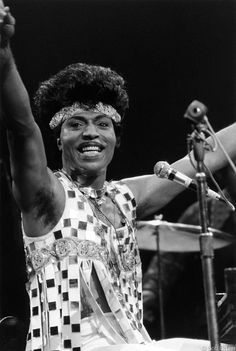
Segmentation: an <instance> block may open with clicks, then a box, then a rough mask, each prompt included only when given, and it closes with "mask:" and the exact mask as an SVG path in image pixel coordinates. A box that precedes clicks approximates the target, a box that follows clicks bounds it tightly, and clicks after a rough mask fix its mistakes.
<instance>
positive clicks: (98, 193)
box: [61, 169, 135, 275]
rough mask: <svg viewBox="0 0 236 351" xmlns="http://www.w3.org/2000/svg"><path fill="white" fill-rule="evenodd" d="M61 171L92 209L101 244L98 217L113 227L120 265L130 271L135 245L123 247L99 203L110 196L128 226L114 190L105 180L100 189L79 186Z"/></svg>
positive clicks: (100, 227)
mask: <svg viewBox="0 0 236 351" xmlns="http://www.w3.org/2000/svg"><path fill="white" fill-rule="evenodd" d="M61 171H62V173H63V174H64V175H65V176H66V177H67V178H68V179H69V180H70V181H71V182H72V183H73V184H74V185H75V186H76V187H77V188H78V189H79V190H80V191H81V193H82V194H83V195H84V197H85V198H86V199H87V201H88V202H89V203H90V206H91V208H92V211H93V213H94V215H95V217H96V218H97V220H98V226H97V230H96V232H97V234H98V235H99V236H100V237H101V239H102V245H103V246H105V245H106V240H105V236H104V228H103V226H102V225H101V224H99V219H100V220H101V221H102V222H103V223H105V224H106V226H108V227H111V228H113V230H114V232H115V235H116V240H117V242H118V245H117V246H118V247H117V248H118V251H119V254H120V255H119V256H120V260H121V266H122V268H123V269H124V270H126V271H132V270H133V269H134V267H135V257H134V249H135V246H134V247H133V248H132V249H131V247H129V248H128V247H126V248H124V244H121V242H120V238H119V234H117V230H116V228H115V225H114V224H113V223H112V222H111V220H110V219H109V218H108V217H107V216H106V215H105V214H104V213H103V211H102V210H101V205H102V204H103V203H104V202H105V201H106V196H108V197H110V199H111V201H112V203H113V205H114V206H115V207H114V209H115V208H118V211H119V213H120V216H121V218H122V219H123V221H122V222H123V224H125V223H126V225H127V226H128V228H129V227H130V226H129V225H128V222H127V219H126V217H125V215H124V214H123V212H122V211H121V209H120V208H119V206H118V205H117V203H116V201H115V193H116V190H114V189H113V190H110V191H108V185H109V183H108V182H107V181H105V182H104V185H103V187H102V188H101V189H94V188H92V187H81V186H80V184H79V182H78V181H75V180H73V179H72V178H71V177H70V176H69V175H68V174H67V173H66V171H65V170H64V169H62V170H61ZM114 213H115V212H114ZM110 239H111V244H112V251H113V253H112V256H113V260H112V261H113V264H114V266H115V267H116V271H117V273H118V272H119V268H118V266H119V264H118V261H119V259H118V257H116V253H115V252H116V250H115V248H114V243H113V239H112V238H110ZM117 259H118V261H117ZM118 275H119V274H118Z"/></svg>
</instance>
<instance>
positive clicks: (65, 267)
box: [0, 3, 236, 351]
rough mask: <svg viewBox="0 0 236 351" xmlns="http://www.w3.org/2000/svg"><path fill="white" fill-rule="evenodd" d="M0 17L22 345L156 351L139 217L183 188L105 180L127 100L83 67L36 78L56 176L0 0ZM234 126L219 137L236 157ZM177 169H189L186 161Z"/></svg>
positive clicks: (112, 80)
mask: <svg viewBox="0 0 236 351" xmlns="http://www.w3.org/2000/svg"><path fill="white" fill-rule="evenodd" d="M0 15H1V17H0V19H1V21H2V23H1V70H2V83H1V85H2V98H3V108H4V111H5V113H6V116H7V118H6V120H5V123H6V126H7V129H8V143H9V149H10V157H11V175H12V180H13V186H12V187H13V193H14V196H15V199H16V201H17V203H18V205H19V207H20V209H21V212H22V222H23V230H24V241H25V248H26V254H27V263H28V264H27V266H28V271H29V284H28V292H29V296H30V304H31V307H30V310H31V325H30V329H29V334H28V341H27V350H73V351H78V350H79V349H80V348H81V347H82V350H83V351H87V350H99V349H100V350H105V349H106V348H107V349H109V350H111V349H114V350H118V349H119V350H127V349H128V348H129V350H130V348H131V347H132V346H131V345H132V344H134V345H133V349H134V350H152V349H153V350H154V349H155V350H162V347H161V346H160V347H159V346H158V345H157V344H158V343H157V344H156V343H152V342H151V339H150V337H149V335H148V334H147V332H146V330H145V328H144V326H143V324H142V291H141V263H140V257H139V253H138V248H137V242H136V238H135V221H136V218H143V217H145V216H147V215H150V214H152V213H155V212H156V211H157V210H158V209H159V208H161V207H162V206H164V205H165V204H166V203H168V202H169V201H170V200H171V199H173V197H174V196H176V195H177V194H178V193H180V191H182V188H181V186H178V185H177V184H174V183H171V184H170V183H169V182H168V181H165V180H161V179H158V178H157V177H156V176H154V175H147V176H142V177H135V178H129V179H124V180H122V181H118V182H107V181H106V172H107V167H108V165H109V163H110V162H111V160H112V157H113V153H114V151H115V148H116V147H118V146H119V138H120V135H119V130H120V127H121V122H122V119H123V116H124V113H125V110H126V109H127V107H128V96H127V93H126V90H125V85H124V80H123V78H122V77H121V76H119V75H118V74H117V73H116V72H114V71H112V70H110V69H109V68H104V67H100V66H91V65H86V64H80V63H78V64H73V65H70V66H68V67H66V68H65V69H64V70H62V71H60V72H59V73H58V74H56V75H55V76H53V77H51V78H50V79H49V80H48V81H46V82H44V83H42V84H41V86H40V88H39V90H38V92H37V93H36V97H35V106H36V114H37V117H39V118H40V120H41V121H42V122H43V123H49V126H50V128H51V129H52V130H53V131H54V134H55V135H56V137H57V145H58V148H59V150H60V151H61V157H62V169H61V170H60V171H58V172H56V173H53V172H52V171H51V170H50V169H49V168H48V167H47V162H46V156H45V149H44V144H43V141H42V136H41V132H40V130H39V127H38V125H37V124H36V122H35V120H34V117H33V115H32V111H31V107H30V103H29V98H28V94H27V92H26V90H25V87H24V85H23V83H22V81H21V78H20V76H19V74H18V71H17V69H16V65H15V63H14V60H13V56H12V54H11V50H10V47H9V43H8V41H9V38H10V37H11V35H12V34H13V32H14V20H13V18H12V17H11V15H10V13H9V9H8V8H7V7H5V8H4V5H3V4H2V3H1V11H0ZM235 131H236V125H233V126H231V127H228V128H226V129H225V130H222V131H221V132H220V133H219V137H220V138H221V141H222V142H223V143H224V144H225V148H226V150H227V151H228V152H229V153H230V154H231V156H233V157H235V156H236V148H235V143H234V142H233V135H234V133H235ZM206 163H207V165H208V167H209V168H211V170H212V171H215V170H217V169H218V168H221V167H223V166H224V165H225V163H226V161H225V160H224V159H223V157H222V154H221V152H220V151H218V152H216V153H214V154H212V155H210V154H209V153H207V154H206ZM174 167H175V168H177V169H179V170H181V171H182V172H184V173H186V174H188V175H189V176H192V175H193V174H194V169H193V167H192V166H191V164H190V162H189V161H188V159H187V158H183V159H181V160H179V161H177V162H176V163H175V164H174ZM136 210H137V217H136ZM182 343H184V341H183V342H182V341H181V340H179V341H178V342H174V344H173V343H171V345H170V349H174V350H180V349H181V348H182ZM188 343H192V342H191V341H188ZM127 344H128V345H127ZM197 349H199V348H197Z"/></svg>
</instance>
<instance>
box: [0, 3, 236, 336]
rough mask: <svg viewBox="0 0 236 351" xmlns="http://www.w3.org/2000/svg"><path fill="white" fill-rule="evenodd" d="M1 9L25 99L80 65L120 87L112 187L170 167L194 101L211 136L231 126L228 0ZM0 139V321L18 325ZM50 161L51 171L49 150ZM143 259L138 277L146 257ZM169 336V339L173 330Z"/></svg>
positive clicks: (21, 301)
mask: <svg viewBox="0 0 236 351" xmlns="http://www.w3.org/2000/svg"><path fill="white" fill-rule="evenodd" d="M5 4H6V5H9V6H10V7H11V11H12V14H13V15H14V16H15V17H16V20H17V25H16V34H15V37H14V39H13V41H12V48H13V51H14V54H15V58H16V62H17V65H18V68H19V71H20V73H21V75H22V78H23V80H24V82H25V85H26V87H27V89H28V91H29V94H30V95H31V96H32V95H33V93H34V92H35V90H36V89H37V87H38V84H39V82H41V81H43V80H45V79H47V78H48V77H49V76H50V75H52V74H54V73H56V72H57V71H58V70H60V69H61V68H63V67H64V66H66V65H68V64H70V63H73V62H77V61H81V62H87V63H90V64H100V65H103V66H110V67H112V68H113V69H115V70H116V71H118V72H119V73H121V74H122V75H123V76H124V78H125V79H126V81H127V86H128V91H129V95H130V109H129V112H128V113H127V115H126V122H125V129H124V136H123V140H122V144H121V148H120V150H119V151H118V153H117V155H116V156H115V158H114V161H113V163H112V164H111V166H110V170H109V173H108V176H109V178H112V179H119V178H123V177H127V176H134V175H140V174H145V173H151V172H152V171H153V166H154V165H155V163H156V162H157V161H159V160H167V161H168V162H169V163H171V162H173V161H175V160H176V159H177V158H179V157H182V156H183V155H184V154H185V153H186V137H187V134H188V133H189V132H190V126H189V124H188V122H187V121H186V120H185V119H184V118H183V114H184V112H185V110H186V108H187V106H188V105H189V104H190V103H191V102H192V100H194V99H197V100H200V101H202V102H203V103H205V104H206V105H207V107H208V109H209V112H208V118H209V120H210V122H211V124H212V126H213V128H214V129H215V130H216V131H217V130H218V129H220V128H222V127H225V126H226V125H228V124H230V123H231V122H233V121H235V108H236V106H235V93H236V88H235V74H236V69H235V64H236V62H235V59H236V55H235V52H236V51H235V45H236V34H235V33H236V31H235V29H236V3H235V0H219V1H215V0H212V1H197V0H195V1H190V0H189V1H187V0H186V1H180V0H166V1H164V0H163V1H161V0H156V1H142V0H139V1H138V0H137V1H127V0H126V1H119V0H116V1H115V0H113V1H112V0H110V1H100V0H97V1H95V0H94V1H88V0H87V1H79V0H74V1H72V0H71V1H70V0H64V1H62V0H61V1H59V0H54V1H53V0H44V1H43V0H37V1H36V0H28V1H27V0H12V1H11V0H9V1H5ZM1 134H2V139H1V199H0V210H1V223H0V224H1V227H0V229H1V236H0V244H1V246H0V254H1V258H0V259H1V266H0V274H1V275H0V280H1V281H0V294H1V295H0V296H1V300H0V318H1V317H3V316H5V315H9V314H13V315H16V316H18V317H19V318H21V319H22V320H25V319H26V318H27V315H28V309H27V297H26V294H25V291H24V279H25V273H24V258H23V246H22V240H21V234H20V224H19V221H20V216H19V212H18V210H17V208H16V206H15V203H14V200H13V199H12V197H11V193H10V191H9V179H8V172H7V169H8V161H7V160H8V153H7V148H6V143H5V139H4V129H3V128H1ZM48 162H49V165H50V166H51V167H52V168H57V155H55V154H54V149H53V148H50V152H49V154H48ZM195 199H196V195H194V196H193V195H192V194H191V195H189V193H186V192H185V193H184V194H183V195H180V196H178V198H177V199H176V200H174V201H172V203H171V204H170V205H168V206H167V207H166V208H164V209H163V211H162V212H161V213H163V214H164V219H165V220H169V221H171V222H175V221H176V220H177V219H178V217H179V216H180V214H181V213H182V211H183V209H184V208H185V207H186V206H187V205H188V204H190V203H191V202H192V201H193V200H195ZM141 254H142V258H143V267H144V271H145V270H146V267H147V265H148V263H149V261H150V258H151V256H152V255H153V253H149V252H144V251H143V252H141ZM190 274H191V273H190ZM193 274H194V272H193ZM186 280H188V277H186ZM201 284H202V283H201V281H199V287H200V288H202V285H201ZM180 295H181V294H180ZM186 298H189V300H191V296H188V295H187V297H186V296H185V299H186ZM173 299H175V297H174V295H173ZM176 304H179V302H178V301H176ZM172 319H173V320H174V321H175V323H176V326H177V325H178V328H176V330H179V333H180V334H181V336H185V335H186V334H187V335H186V336H194V337H198V330H195V333H193V332H192V335H189V334H188V333H187V331H186V330H185V329H184V326H183V327H182V329H181V326H180V321H179V316H178V315H175V314H174V315H173V316H172ZM173 330H174V329H173ZM168 334H169V335H168V336H172V335H175V332H173V331H172V329H171V330H170V331H169V332H168ZM193 334H194V335H193Z"/></svg>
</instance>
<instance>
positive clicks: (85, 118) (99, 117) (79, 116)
mask: <svg viewBox="0 0 236 351" xmlns="http://www.w3.org/2000/svg"><path fill="white" fill-rule="evenodd" d="M72 118H74V119H81V120H83V121H86V120H87V117H85V116H83V115H77V114H74V115H72V116H71V117H70V118H69V119H68V120H71V119H72ZM101 118H108V119H110V117H109V116H107V115H105V114H99V115H97V116H95V117H94V120H95V121H97V120H99V119H101Z"/></svg>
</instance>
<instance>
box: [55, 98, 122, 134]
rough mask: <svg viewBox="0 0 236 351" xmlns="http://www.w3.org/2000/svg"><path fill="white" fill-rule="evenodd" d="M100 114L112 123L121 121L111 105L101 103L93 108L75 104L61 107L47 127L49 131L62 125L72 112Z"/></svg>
mask: <svg viewBox="0 0 236 351" xmlns="http://www.w3.org/2000/svg"><path fill="white" fill-rule="evenodd" d="M84 111H91V112H100V113H102V114H104V115H106V116H107V117H110V118H111V119H112V120H113V121H114V122H116V123H119V122H120V121H121V116H120V115H119V113H118V112H117V111H116V109H115V108H114V107H112V106H111V105H106V104H103V103H102V102H99V103H97V104H96V105H95V106H93V107H91V106H89V105H86V104H82V103H79V102H75V103H73V104H72V105H70V106H66V107H63V108H62V109H61V110H59V111H58V112H57V113H56V114H55V115H54V116H53V117H52V119H51V121H50V123H49V126H50V128H51V129H55V128H56V127H57V126H58V125H59V124H62V123H63V122H64V121H65V120H66V119H68V118H70V117H71V116H72V115H73V113H74V112H78V113H81V112H84Z"/></svg>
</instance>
